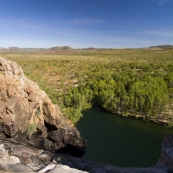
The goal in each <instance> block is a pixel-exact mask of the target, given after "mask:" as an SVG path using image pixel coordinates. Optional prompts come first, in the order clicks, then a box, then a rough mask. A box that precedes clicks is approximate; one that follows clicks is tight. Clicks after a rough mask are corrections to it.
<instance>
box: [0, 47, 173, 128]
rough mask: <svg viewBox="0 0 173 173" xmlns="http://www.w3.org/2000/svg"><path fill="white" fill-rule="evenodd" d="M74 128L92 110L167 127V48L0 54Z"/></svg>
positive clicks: (170, 79)
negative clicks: (18, 68)
mask: <svg viewBox="0 0 173 173" xmlns="http://www.w3.org/2000/svg"><path fill="white" fill-rule="evenodd" d="M1 55H2V56H3V57H6V58H8V59H11V60H13V61H16V62H17V63H18V64H20V65H21V66H22V68H23V70H24V72H25V75H26V76H27V77H28V78H30V79H32V80H33V81H35V82H36V83H37V84H38V85H39V86H40V87H41V88H42V89H43V90H45V92H46V93H47V94H48V95H49V97H50V98H51V100H52V101H53V102H54V103H57V104H59V105H60V107H61V110H62V111H63V113H64V115H66V116H67V117H69V118H70V119H71V120H72V121H73V122H74V123H76V122H77V121H78V120H79V119H80V118H81V117H82V113H81V112H82V111H84V110H86V109H88V108H91V107H92V106H94V105H98V106H101V107H102V108H103V109H104V110H106V111H109V112H112V113H118V114H121V115H123V116H135V117H141V118H143V119H147V120H152V121H155V122H162V123H165V125H168V126H173V116H172V113H173V49H171V48H169V49H109V50H104V49H101V50H97V49H92V50H74V51H72V52H66V51H65V53H63V52H61V53H57V52H56V54H54V53H50V52H47V53H45V52H23V53H21V52H19V53H17V52H15V53H10V52H9V53H7V52H6V53H1Z"/></svg>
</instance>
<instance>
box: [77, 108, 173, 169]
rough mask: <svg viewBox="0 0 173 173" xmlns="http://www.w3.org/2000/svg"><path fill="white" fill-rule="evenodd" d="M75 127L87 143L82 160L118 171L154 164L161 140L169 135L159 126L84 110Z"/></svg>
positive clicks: (95, 110) (170, 132)
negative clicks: (111, 167)
mask: <svg viewBox="0 0 173 173" xmlns="http://www.w3.org/2000/svg"><path fill="white" fill-rule="evenodd" d="M83 115H84V116H83V118H81V119H80V121H79V122H78V124H77V128H78V130H79V131H80V132H81V134H82V136H83V137H84V138H85V139H87V141H88V143H87V152H86V154H85V155H84V156H83V159H86V160H93V161H97V162H102V163H107V164H112V165H116V166H119V167H149V166H153V165H155V164H156V163H157V161H158V158H159V156H160V150H161V144H162V140H163V138H164V137H165V136H167V135H171V134H173V129H168V128H166V127H164V126H163V125H159V124H156V123H152V122H148V121H143V120H139V119H135V118H130V117H122V116H119V115H116V114H111V113H107V112H105V111H103V110H102V109H100V108H99V107H95V108H92V109H90V110H87V111H86V112H84V114H83Z"/></svg>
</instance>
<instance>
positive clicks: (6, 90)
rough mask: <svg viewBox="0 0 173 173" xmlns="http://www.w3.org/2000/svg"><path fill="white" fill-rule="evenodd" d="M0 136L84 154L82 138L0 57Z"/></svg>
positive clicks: (15, 67) (16, 68)
mask: <svg viewBox="0 0 173 173" xmlns="http://www.w3.org/2000/svg"><path fill="white" fill-rule="evenodd" d="M0 133H1V136H4V137H6V138H9V139H10V140H12V141H16V142H20V143H22V144H29V145H32V146H34V147H36V148H41V149H45V150H49V151H53V152H65V153H69V154H71V155H74V156H79V157H80V156H82V155H83V154H84V153H85V147H86V140H85V139H83V138H82V137H81V135H80V133H79V131H77V129H76V128H75V127H74V126H73V124H72V123H71V122H70V120H68V119H67V118H65V117H64V116H63V115H62V113H61V111H60V109H59V107H58V105H54V104H52V102H51V100H50V99H49V98H48V96H47V95H46V93H45V92H44V91H42V90H41V89H39V87H38V86H37V84H36V83H34V82H33V81H31V80H29V79H27V78H26V77H25V75H24V73H23V70H22V68H21V67H20V66H19V65H18V64H17V63H15V62H12V61H10V60H7V59H4V58H2V57H0Z"/></svg>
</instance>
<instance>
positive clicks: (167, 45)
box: [149, 44, 173, 49]
mask: <svg viewBox="0 0 173 173" xmlns="http://www.w3.org/2000/svg"><path fill="white" fill-rule="evenodd" d="M149 48H160V49H172V48H173V45H169V44H166V45H158V46H150V47H149Z"/></svg>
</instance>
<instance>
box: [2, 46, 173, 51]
mask: <svg viewBox="0 0 173 173" xmlns="http://www.w3.org/2000/svg"><path fill="white" fill-rule="evenodd" d="M148 48H149V49H172V48H173V45H157V46H150V47H148ZM101 49H109V48H94V47H89V48H81V49H73V48H71V47H69V46H56V47H52V48H19V47H9V48H3V47H0V52H49V53H50V52H54V53H56V52H57V53H59V52H61V53H62V52H74V51H75V50H101ZM115 49H116V48H115ZM141 49H142V48H141Z"/></svg>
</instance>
